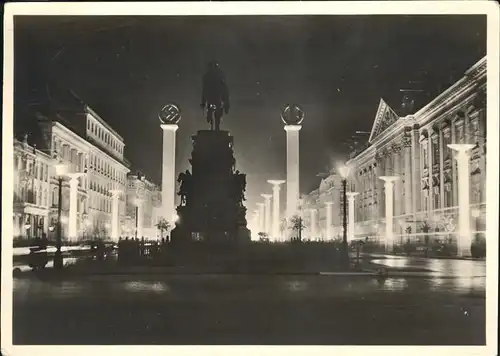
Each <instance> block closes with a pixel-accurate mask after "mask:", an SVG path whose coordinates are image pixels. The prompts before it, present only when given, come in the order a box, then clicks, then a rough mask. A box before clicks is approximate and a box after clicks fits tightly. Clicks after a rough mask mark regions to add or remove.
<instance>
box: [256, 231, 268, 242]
mask: <svg viewBox="0 0 500 356" xmlns="http://www.w3.org/2000/svg"><path fill="white" fill-rule="evenodd" d="M257 235H258V236H259V240H261V241H267V234H266V233H265V232H259V233H258V234H257Z"/></svg>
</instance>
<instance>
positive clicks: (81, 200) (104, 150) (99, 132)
mask: <svg viewBox="0 0 500 356" xmlns="http://www.w3.org/2000/svg"><path fill="white" fill-rule="evenodd" d="M73 104H74V103H73ZM77 104H78V105H77V107H76V108H73V109H72V110H71V112H69V113H68V111H63V110H58V109H57V108H56V109H55V110H54V109H53V108H52V110H37V111H36V112H35V114H34V117H33V118H32V119H33V120H32V121H33V122H34V123H33V125H32V126H31V128H30V129H29V130H30V132H26V131H25V132H24V133H21V136H22V137H24V139H23V141H18V140H15V143H14V156H15V157H14V173H15V179H14V189H15V192H14V231H15V234H17V236H33V235H35V234H36V235H40V234H41V233H42V232H45V233H47V234H49V236H50V235H51V234H54V233H55V232H54V227H55V226H56V224H57V207H58V204H59V202H58V187H59V176H58V175H57V172H56V168H55V165H56V164H62V165H64V166H65V167H66V174H65V176H64V177H63V179H62V201H61V207H62V218H61V225H62V234H63V237H65V238H68V239H71V240H77V239H81V238H87V237H88V238H90V237H95V236H101V237H109V236H110V235H111V220H112V219H111V216H112V206H113V204H112V199H113V192H122V194H118V199H119V203H118V212H117V213H118V215H119V219H121V220H124V218H125V192H126V183H127V173H128V172H129V168H128V167H129V163H128V162H127V161H126V160H125V158H124V156H123V149H124V146H125V145H124V142H123V138H122V137H121V136H120V135H118V134H117V133H116V131H114V130H113V129H112V128H111V127H109V125H108V124H106V122H104V120H103V119H102V118H100V117H99V116H98V115H97V114H96V113H95V112H94V111H93V110H92V109H91V108H90V107H88V106H87V105H85V104H83V103H81V102H77ZM65 108H66V109H65V110H67V106H65ZM18 135H19V132H18ZM75 216H76V225H75V222H74V219H73V218H74V217H75ZM28 219H30V220H29V221H30V223H27V222H26V221H28ZM31 222H32V223H31ZM28 225H31V227H30V228H27V227H28ZM41 226H43V228H41ZM118 233H119V232H118ZM69 235H72V236H69Z"/></svg>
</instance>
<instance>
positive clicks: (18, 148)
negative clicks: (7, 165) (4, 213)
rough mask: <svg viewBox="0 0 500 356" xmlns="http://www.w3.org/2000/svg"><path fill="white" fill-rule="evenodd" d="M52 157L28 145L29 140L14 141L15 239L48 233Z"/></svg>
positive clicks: (26, 137)
mask: <svg viewBox="0 0 500 356" xmlns="http://www.w3.org/2000/svg"><path fill="white" fill-rule="evenodd" d="M51 161H52V160H51V157H50V156H49V155H48V154H46V153H45V152H42V151H40V150H38V149H37V148H36V147H33V146H30V145H29V144H28V136H27V135H25V137H23V139H22V140H17V139H14V169H13V177H14V206H13V208H14V215H13V231H14V238H18V237H23V236H25V237H28V238H29V237H34V236H41V235H42V233H43V232H45V233H47V232H48V230H49V219H48V217H49V212H50V208H51V206H52V200H51V195H50V191H51V189H50V188H51V187H50V186H51V175H50V173H49V170H50V167H51V165H52V163H51Z"/></svg>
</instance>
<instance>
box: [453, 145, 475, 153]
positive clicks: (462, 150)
mask: <svg viewBox="0 0 500 356" xmlns="http://www.w3.org/2000/svg"><path fill="white" fill-rule="evenodd" d="M447 146H448V147H449V148H451V149H452V150H454V151H456V152H457V153H458V154H460V153H462V154H468V153H469V151H470V150H471V149H473V148H474V147H475V145H472V144H468V143H451V144H448V145H447Z"/></svg>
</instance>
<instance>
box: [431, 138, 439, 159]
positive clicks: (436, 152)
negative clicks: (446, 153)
mask: <svg viewBox="0 0 500 356" xmlns="http://www.w3.org/2000/svg"><path fill="white" fill-rule="evenodd" d="M438 163H439V142H438V141H437V140H435V141H433V142H432V164H433V165H434V164H438Z"/></svg>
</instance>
